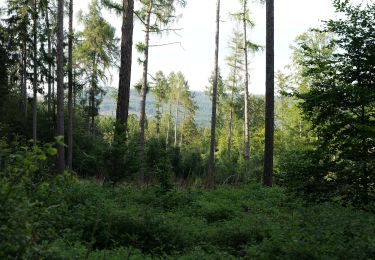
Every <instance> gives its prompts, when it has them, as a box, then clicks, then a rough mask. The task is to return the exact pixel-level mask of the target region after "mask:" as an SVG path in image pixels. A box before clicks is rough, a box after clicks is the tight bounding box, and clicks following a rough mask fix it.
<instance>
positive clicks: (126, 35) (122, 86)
mask: <svg viewBox="0 0 375 260" xmlns="http://www.w3.org/2000/svg"><path fill="white" fill-rule="evenodd" d="M122 8H123V10H122V29H121V33H122V35H121V64H120V80H119V90H118V101H117V110H116V120H117V123H118V124H120V125H122V129H126V126H127V122H128V115H129V97H130V80H131V68H132V51H133V13H134V0H124V1H123V6H122ZM120 127H121V126H120ZM124 131H126V130H124ZM117 132H118V133H117V134H119V135H121V134H123V131H121V130H120V131H117Z"/></svg>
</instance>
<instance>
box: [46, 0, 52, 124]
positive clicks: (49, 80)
mask: <svg viewBox="0 0 375 260" xmlns="http://www.w3.org/2000/svg"><path fill="white" fill-rule="evenodd" d="M48 13H49V10H48V4H47V6H46V26H47V48H48V78H47V82H48V83H47V84H48V90H47V111H48V116H49V117H51V113H52V105H51V87H52V86H51V85H52V82H51V81H52V79H51V77H52V43H51V29H50V22H49V14H48Z"/></svg>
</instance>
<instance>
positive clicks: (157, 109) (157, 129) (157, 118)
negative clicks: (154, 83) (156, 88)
mask: <svg viewBox="0 0 375 260" xmlns="http://www.w3.org/2000/svg"><path fill="white" fill-rule="evenodd" d="M160 106H161V100H158V101H157V105H156V114H157V116H156V135H157V137H158V138H159V136H160V120H161V111H160Z"/></svg>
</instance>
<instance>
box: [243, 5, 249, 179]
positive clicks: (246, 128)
mask: <svg viewBox="0 0 375 260" xmlns="http://www.w3.org/2000/svg"><path fill="white" fill-rule="evenodd" d="M246 13H247V0H244V1H243V30H244V32H243V33H244V52H245V90H244V92H245V95H244V98H245V100H244V106H245V109H244V117H245V160H246V172H248V171H249V169H248V167H249V162H250V130H249V65H248V51H247V21H246Z"/></svg>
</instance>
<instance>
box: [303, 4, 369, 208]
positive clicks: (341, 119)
mask: <svg viewBox="0 0 375 260" xmlns="http://www.w3.org/2000/svg"><path fill="white" fill-rule="evenodd" d="M333 3H334V6H335V7H336V10H337V12H338V13H341V17H343V18H341V19H337V20H329V21H328V22H326V23H325V27H324V28H323V30H320V31H318V33H319V34H323V35H324V34H328V35H330V34H331V35H332V37H330V38H326V40H325V41H321V42H320V44H316V42H314V41H311V40H310V39H309V38H308V37H306V35H305V37H300V38H299V41H298V45H299V51H300V53H301V54H302V55H301V56H299V58H300V59H299V60H298V62H299V65H300V66H301V67H302V68H303V69H302V73H303V74H302V75H303V77H304V78H305V79H307V80H306V81H307V83H308V84H307V85H308V86H307V89H306V90H300V91H297V97H299V98H300V99H302V101H303V102H302V104H301V108H302V110H303V112H304V114H305V116H306V117H307V118H308V119H310V120H311V122H312V126H313V129H314V130H315V131H316V133H317V135H318V137H319V141H320V143H319V151H320V152H321V153H324V154H326V155H327V157H328V159H327V161H328V162H327V163H326V164H327V167H328V165H329V164H332V163H333V164H334V165H335V167H333V168H327V176H328V175H330V176H332V175H333V176H334V179H335V180H336V183H337V184H338V187H337V188H338V189H339V190H340V192H341V193H344V194H345V193H348V188H350V189H352V190H354V191H355V192H353V193H352V194H350V199H351V200H353V201H355V202H362V203H364V204H367V203H368V202H369V198H370V194H371V192H372V191H373V188H372V187H373V184H374V182H375V176H374V174H373V172H374V165H375V164H374V156H373V153H374V147H375V139H374V133H375V132H374V126H375V120H374V118H375V109H374V103H375V96H374V89H373V88H374V75H375V73H374V72H375V71H374V60H375V51H374V44H375V33H374V32H375V26H374V24H375V20H374V15H373V14H374V12H375V4H373V3H372V4H370V3H368V4H367V5H358V6H353V5H351V4H350V3H348V2H347V1H338V0H337V1H333ZM322 43H325V44H322ZM348 195H349V194H346V196H348Z"/></svg>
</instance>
